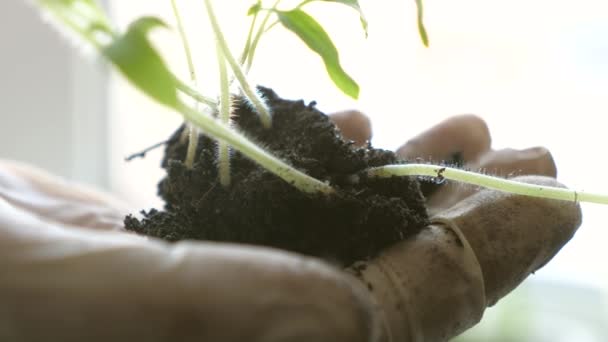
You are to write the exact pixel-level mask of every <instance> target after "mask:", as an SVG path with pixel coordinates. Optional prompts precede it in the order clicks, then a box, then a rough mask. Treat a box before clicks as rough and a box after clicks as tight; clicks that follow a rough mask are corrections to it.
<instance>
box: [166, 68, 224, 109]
mask: <svg viewBox="0 0 608 342" xmlns="http://www.w3.org/2000/svg"><path fill="white" fill-rule="evenodd" d="M173 81H174V82H175V86H176V87H177V89H178V90H179V91H181V92H182V93H184V94H186V95H188V96H190V97H191V98H193V99H194V100H196V101H198V102H200V103H204V104H206V105H207V106H209V107H211V108H216V107H217V103H216V102H215V100H213V99H212V98H210V97H207V96H205V95H202V94H201V93H199V92H198V91H197V90H196V89H194V88H192V87H191V86H189V85H187V84H186V83H184V82H183V81H182V80H180V79H179V78H177V77H175V76H173Z"/></svg>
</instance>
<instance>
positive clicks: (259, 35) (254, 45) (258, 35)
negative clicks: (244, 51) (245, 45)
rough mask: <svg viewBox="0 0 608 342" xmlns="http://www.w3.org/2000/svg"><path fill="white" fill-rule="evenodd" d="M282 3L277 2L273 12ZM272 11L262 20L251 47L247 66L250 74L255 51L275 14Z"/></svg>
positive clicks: (273, 6)
mask: <svg viewBox="0 0 608 342" xmlns="http://www.w3.org/2000/svg"><path fill="white" fill-rule="evenodd" d="M280 2H281V0H276V1H275V3H274V5H272V7H271V9H272V10H274V9H276V8H277V6H278V5H279V3H280ZM272 10H269V11H267V12H266V16H265V17H264V19H263V20H262V23H261V24H260V27H259V28H258V32H257V33H256V35H255V38H254V39H253V42H252V43H251V47H250V48H249V54H248V56H247V66H245V70H246V72H249V70H251V64H252V63H253V56H254V55H255V50H256V49H257V47H258V43H259V42H260V39H261V38H262V35H263V34H264V32H266V24H267V23H268V20H269V19H270V16H271V15H272V13H273V11H272Z"/></svg>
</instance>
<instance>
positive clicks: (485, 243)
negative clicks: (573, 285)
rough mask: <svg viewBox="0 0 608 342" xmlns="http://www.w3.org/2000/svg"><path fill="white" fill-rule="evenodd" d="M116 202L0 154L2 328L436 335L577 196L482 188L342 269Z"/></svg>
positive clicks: (176, 334) (477, 313) (116, 337)
mask: <svg viewBox="0 0 608 342" xmlns="http://www.w3.org/2000/svg"><path fill="white" fill-rule="evenodd" d="M486 152H487V151H486ZM488 153H490V152H488ZM514 161H515V162H517V160H514ZM527 181H532V182H542V183H546V184H553V185H554V184H557V183H556V182H555V181H554V180H552V179H550V178H546V177H545V178H542V177H540V178H539V177H537V178H528V179H527ZM469 195H470V194H469ZM446 197H449V196H446ZM125 214H126V210H125V206H123V205H121V204H120V203H119V202H118V201H116V200H114V199H112V198H110V197H108V196H107V195H103V194H100V193H99V192H96V191H92V190H89V189H85V188H83V187H82V186H79V185H75V184H70V183H66V182H64V181H61V180H59V179H57V178H54V177H52V176H49V175H47V174H45V173H43V172H41V171H37V170H34V169H32V168H30V167H28V166H25V165H21V164H16V163H13V162H6V161H5V162H1V163H0V303H1V305H0V341H42V340H44V341H136V340H137V341H190V340H192V341H216V342H229V341H269V342H273V341H371V342H375V341H442V340H446V339H447V338H449V337H451V336H455V335H456V334H458V333H460V332H461V331H463V330H465V329H466V328H468V327H470V326H471V325H473V324H474V323H476V322H477V321H478V320H479V319H480V317H481V314H482V313H483V310H484V309H485V307H486V305H488V304H493V303H494V302H495V301H496V300H498V298H500V297H502V296H503V295H505V294H506V293H508V292H509V291H510V290H511V289H512V288H514V287H515V286H516V285H517V284H518V283H519V282H520V281H522V280H523V279H524V278H525V277H526V276H527V275H528V274H529V273H530V272H533V271H535V270H536V269H537V268H539V267H540V266H542V265H543V264H544V263H545V262H547V261H548V260H549V259H550V258H551V257H552V256H553V255H554V254H555V253H556V252H557V250H559V248H560V247H561V246H562V245H563V244H565V243H566V242H567V241H568V239H569V238H570V237H571V236H572V234H573V233H574V231H575V229H576V227H578V224H579V223H580V209H579V208H578V206H576V205H574V204H570V203H565V202H559V201H544V200H539V199H532V198H524V197H521V196H512V195H508V194H501V193H497V192H492V191H482V192H479V193H476V194H473V195H471V196H469V197H467V198H466V199H465V200H463V201H459V202H457V203H456V204H455V205H454V206H451V207H450V208H449V209H448V210H445V211H442V212H441V213H440V214H438V215H437V216H436V218H435V219H433V222H434V223H433V224H432V225H431V226H429V227H428V228H427V229H424V230H423V231H422V232H421V233H420V234H419V235H417V236H416V237H413V238H411V239H409V240H407V241H403V242H400V243H398V244H396V245H395V246H392V247H391V248H388V249H387V250H386V251H385V252H383V253H381V255H380V256H379V257H378V258H376V259H375V260H372V261H370V262H365V263H359V264H357V265H355V266H354V267H352V268H351V269H350V270H349V272H343V271H342V270H338V269H336V268H334V267H332V266H329V265H327V264H325V263H324V262H322V261H320V260H317V259H314V258H308V257H303V256H300V255H296V254H293V253H287V252H284V251H280V250H273V249H268V248H259V247H250V246H243V245H231V244H219V243H204V242H180V243H175V244H168V243H165V242H162V241H158V240H155V239H147V238H143V237H139V236H136V235H133V234H131V233H127V232H124V231H122V218H123V217H124V215H125ZM530 232H534V233H530ZM520 252H521V253H520ZM482 271H483V272H482Z"/></svg>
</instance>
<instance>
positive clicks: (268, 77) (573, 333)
mask: <svg viewBox="0 0 608 342" xmlns="http://www.w3.org/2000/svg"><path fill="white" fill-rule="evenodd" d="M252 2H253V1H243V0H222V1H216V6H217V8H216V10H217V12H218V16H219V17H220V20H221V22H222V23H223V27H224V30H225V31H226V32H225V33H226V35H227V36H228V38H229V40H230V42H231V44H233V45H232V49H233V51H235V52H236V53H238V52H240V50H241V44H242V42H243V41H244V38H245V35H246V33H247V29H248V25H249V20H248V18H247V17H246V16H245V13H246V10H247V8H248V7H249V6H250V5H251V3H252ZM103 3H104V6H106V8H107V9H108V10H109V12H110V13H111V16H112V17H113V18H114V19H115V20H116V23H117V25H118V26H119V27H123V28H124V27H125V26H126V25H128V23H129V22H130V21H131V20H133V19H134V18H136V17H137V16H140V15H158V16H161V17H163V18H164V19H165V20H166V21H167V22H168V23H170V24H172V25H173V24H174V20H173V16H172V12H171V7H170V1H169V0H146V1H144V0H131V1H112V0H106V1H103ZM295 3H297V2H295V1H290V0H285V1H284V5H285V7H286V8H288V7H290V6H291V5H293V4H295ZM360 3H361V6H362V7H363V10H364V11H365V13H366V16H367V19H368V21H369V37H368V38H367V39H365V37H364V34H363V32H362V30H361V28H360V24H359V19H358V16H357V14H356V12H354V11H352V10H350V9H349V8H347V7H345V6H339V5H333V4H320V5H317V4H312V5H310V7H308V11H309V12H310V13H312V14H314V15H315V16H316V17H317V18H318V20H319V21H320V22H321V23H322V24H323V25H324V26H325V28H326V29H327V31H328V33H329V34H330V36H331V37H332V38H333V40H334V43H335V44H336V46H337V47H338V48H339V50H340V53H341V59H342V63H343V66H344V68H345V69H346V70H347V72H349V73H350V74H351V75H352V76H353V77H354V78H355V79H356V80H357V81H358V82H359V84H360V86H361V96H360V99H359V100H358V101H354V100H352V99H349V98H347V97H346V96H344V95H342V94H341V93H340V92H339V91H338V90H336V89H335V88H334V86H333V84H332V83H331V82H330V81H329V79H328V77H327V76H326V73H325V69H324V67H323V64H322V63H321V61H320V60H319V59H318V57H317V56H316V55H313V54H312V53H310V52H308V50H307V48H306V47H305V46H304V45H303V44H302V43H301V42H300V41H299V40H298V39H297V38H295V37H294V36H293V35H292V34H291V33H289V32H286V31H284V30H281V29H280V28H277V29H273V30H272V31H270V32H269V34H268V35H267V36H266V37H265V38H263V39H262V41H261V45H260V47H259V50H258V54H257V56H256V59H255V61H254V65H253V69H252V73H251V78H252V80H253V81H254V82H256V83H259V84H263V85H266V86H270V87H273V88H274V89H275V91H277V92H278V94H279V95H281V96H282V97H286V98H292V99H304V100H305V101H312V100H316V101H317V102H318V108H319V109H321V110H323V111H325V112H328V113H329V112H332V111H337V110H343V109H350V108H357V109H360V110H362V111H363V112H365V113H366V114H367V115H368V116H370V118H371V119H372V124H373V129H374V138H373V144H374V145H375V146H378V147H383V148H387V149H395V148H397V147H398V146H399V145H401V144H402V143H403V142H405V141H406V140H407V139H408V138H409V137H412V136H414V135H416V134H417V133H419V132H420V131H422V130H424V129H426V128H428V127H430V126H432V125H433V124H435V123H437V122H438V121H440V120H443V119H445V118H447V117H449V116H451V115H454V114H461V113H475V114H478V115H480V116H481V117H483V118H484V119H485V120H486V121H487V123H488V125H489V127H490V130H491V133H492V136H493V147H494V148H497V149H498V148H506V147H512V148H519V149H523V148H527V147H532V146H539V145H542V146H545V147H547V148H549V149H550V150H551V151H552V153H553V156H554V158H555V160H556V162H557V164H558V170H559V174H558V178H559V180H560V181H562V182H564V183H566V184H567V185H569V186H570V187H572V188H575V189H578V190H587V191H593V192H599V193H605V194H608V182H606V178H605V177H603V175H604V173H605V171H604V170H606V169H608V159H607V158H606V157H605V151H604V147H605V146H606V143H605V139H604V137H605V136H604V135H605V134H606V128H605V124H604V120H605V116H606V115H608V3H607V2H604V1H600V0H579V1H577V2H572V1H566V0H535V1H524V0H511V1H487V0H460V1H454V0H427V1H426V2H425V24H426V27H427V30H428V33H429V36H430V42H431V45H430V47H429V48H425V47H424V46H423V45H422V43H421V41H420V38H419V36H418V32H417V28H416V8H415V3H414V1H413V0H382V1H374V0H361V1H360ZM180 6H181V7H180V9H181V12H182V16H183V19H184V21H185V25H186V29H187V30H188V32H189V38H190V41H191V44H192V48H193V55H194V58H195V61H196V67H197V72H198V76H199V79H204V78H207V79H208V80H211V81H208V82H203V81H201V82H200V83H201V88H202V89H203V90H204V91H206V92H208V93H212V92H213V91H215V84H216V83H217V82H216V81H215V80H216V78H215V77H216V75H215V74H214V73H213V70H214V68H215V61H214V57H215V52H214V51H213V48H214V43H213V41H212V39H211V36H210V34H209V30H208V27H207V21H206V19H205V14H204V11H203V4H202V1H193V0H182V1H180ZM0 15H1V16H2V20H1V21H0V43H1V46H2V48H1V49H2V50H1V51H2V53H1V55H0V56H1V57H0V58H1V63H0V94H2V95H0V158H9V159H17V160H23V161H27V162H30V163H33V164H35V165H38V166H40V167H42V168H45V169H47V170H49V171H51V172H53V173H56V174H59V175H62V176H64V177H67V178H70V179H73V180H77V181H80V182H84V183H89V184H93V185H96V186H99V187H102V188H105V189H107V190H109V191H111V192H113V193H115V194H116V195H118V196H120V197H122V198H123V199H125V200H127V201H129V203H131V204H132V205H133V208H134V211H136V210H138V209H140V208H148V207H151V206H158V205H159V204H160V201H159V200H158V199H157V198H156V196H155V193H156V183H157V181H158V180H159V179H160V178H161V177H162V172H161V170H160V168H159V166H158V165H159V160H160V157H161V151H159V150H157V151H153V152H151V153H149V154H148V155H147V156H146V158H145V159H143V160H135V161H133V162H130V163H125V162H124V157H125V156H127V155H129V154H131V153H134V152H138V151H139V150H141V149H143V148H145V147H147V146H149V145H152V144H154V143H157V142H160V141H162V140H164V139H166V137H167V136H168V135H169V134H171V132H173V130H175V129H176V128H177V126H178V125H179V124H180V122H181V120H180V117H179V116H177V115H175V114H173V113H170V112H168V111H167V110H165V109H163V108H161V107H160V106H158V105H156V104H154V103H151V102H150V101H148V100H147V99H146V98H144V97H143V96H141V95H139V94H138V93H137V92H136V91H134V90H133V89H132V88H131V87H130V86H129V85H128V84H126V83H125V82H124V81H123V80H122V79H121V78H120V77H119V76H117V75H116V74H113V73H111V72H110V70H108V68H107V67H106V66H105V65H103V63H102V62H101V61H99V60H98V59H97V58H96V57H95V56H94V55H92V54H90V53H88V52H87V51H84V49H82V48H81V47H80V46H79V45H78V44H77V43H75V42H72V41H71V40H69V39H67V40H66V39H64V37H62V36H61V35H60V34H57V32H56V30H54V29H52V28H51V27H50V26H48V25H47V24H45V23H44V21H43V20H41V19H40V16H39V15H38V13H37V11H36V10H34V9H32V8H31V6H29V4H28V3H27V1H21V0H5V1H1V2H0ZM154 41H155V43H156V44H157V46H159V47H160V48H161V49H162V50H163V52H164V54H165V58H166V59H167V60H168V61H169V63H170V64H171V65H172V66H173V67H174V69H175V71H176V73H178V75H180V76H181V77H182V78H183V79H185V80H186V79H187V78H188V74H187V69H186V63H185V57H184V54H183V49H182V47H181V44H180V41H179V37H178V35H177V33H176V31H175V30H174V31H165V32H162V31H160V32H158V33H156V34H155V35H154ZM74 46H76V47H77V48H76V49H75V48H74ZM607 210H608V208H607V207H602V206H599V205H590V204H584V205H583V215H584V222H583V226H582V227H581V229H580V230H579V232H578V233H577V234H576V236H575V237H574V238H573V240H572V241H571V242H570V243H569V244H568V245H567V246H566V247H565V248H564V249H562V251H561V252H560V254H559V255H558V256H557V257H556V258H555V259H554V260H553V261H552V262H551V263H550V264H549V265H547V266H546V267H545V268H543V269H542V270H541V271H539V272H537V273H536V274H535V275H533V276H531V277H530V278H529V279H528V280H527V281H526V282H525V283H524V284H523V285H522V286H520V287H519V288H518V289H517V290H515V291H514V292H513V293H511V294H510V295H509V296H508V297H506V298H505V299H503V300H502V301H501V302H500V303H499V304H498V305H497V306H496V307H495V308H491V309H489V310H488V311H487V312H486V315H485V317H484V319H483V321H482V322H481V323H480V324H479V325H478V326H477V327H475V328H474V329H471V330H470V331H468V332H467V333H465V334H464V335H463V336H460V337H458V338H456V339H455V341H458V342H465V341H505V342H506V341H534V342H539V341H540V342H543V341H547V342H549V341H551V342H561V341H564V342H565V341H583V342H587V341H589V342H594V341H608V268H607V266H606V264H605V261H606V260H608V249H607V248H605V247H604V243H605V241H608V239H607V238H608V231H607V228H608V227H606V224H605V222H604V220H603V219H604V218H603V217H602V213H605V212H607Z"/></svg>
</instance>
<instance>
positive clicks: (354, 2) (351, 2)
mask: <svg viewBox="0 0 608 342" xmlns="http://www.w3.org/2000/svg"><path fill="white" fill-rule="evenodd" d="M321 1H325V2H337V3H340V4H344V5H346V6H349V7H351V8H354V9H355V10H356V11H357V12H359V19H360V20H361V27H363V32H365V38H367V26H368V25H367V19H366V18H365V15H364V14H363V10H362V9H361V6H360V5H359V1H358V0H321Z"/></svg>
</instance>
